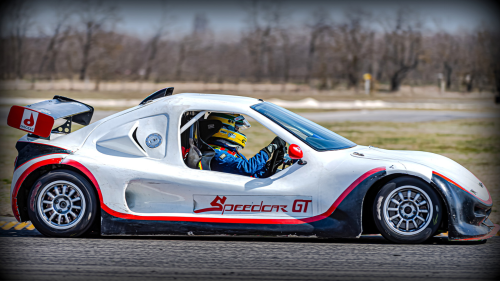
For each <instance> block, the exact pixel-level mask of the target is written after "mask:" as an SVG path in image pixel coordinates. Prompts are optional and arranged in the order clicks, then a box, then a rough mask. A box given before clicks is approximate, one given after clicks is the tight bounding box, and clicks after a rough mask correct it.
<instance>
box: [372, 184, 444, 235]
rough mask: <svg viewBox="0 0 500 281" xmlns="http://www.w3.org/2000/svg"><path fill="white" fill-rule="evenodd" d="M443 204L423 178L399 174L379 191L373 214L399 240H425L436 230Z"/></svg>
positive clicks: (382, 230) (382, 228)
mask: <svg viewBox="0 0 500 281" xmlns="http://www.w3.org/2000/svg"><path fill="white" fill-rule="evenodd" d="M442 212H443V207H442V203H441V199H440V198H439V196H438V194H436V192H435V191H434V189H433V188H432V187H431V186H429V185H428V184H427V183H425V182H423V181H422V180H420V179H416V178H412V177H399V178H395V179H393V180H391V181H389V182H388V183H387V184H386V185H384V186H383V187H382V189H381V190H380V191H379V192H378V194H377V196H376V198H375V202H374V204H373V216H374V220H375V224H376V225H377V228H378V230H379V231H380V233H381V234H382V235H383V236H384V237H385V238H386V239H388V240H390V241H392V242H396V243H422V242H424V241H426V240H427V239H429V238H430V237H432V236H434V235H435V233H436V232H437V229H438V227H439V225H440V224H441V219H442V217H443V215H442Z"/></svg>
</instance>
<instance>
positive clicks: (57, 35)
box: [38, 6, 72, 79]
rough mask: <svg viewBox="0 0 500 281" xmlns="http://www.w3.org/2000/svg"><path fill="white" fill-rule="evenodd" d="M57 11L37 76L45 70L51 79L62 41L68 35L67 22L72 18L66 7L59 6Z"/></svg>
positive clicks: (54, 71) (68, 27)
mask: <svg viewBox="0 0 500 281" xmlns="http://www.w3.org/2000/svg"><path fill="white" fill-rule="evenodd" d="M59 7H60V8H59V10H58V11H57V13H56V20H55V22H54V24H53V25H52V26H51V27H50V29H51V31H50V33H51V34H50V35H49V42H48V44H47V48H46V49H45V51H44V52H43V55H42V60H41V62H40V66H39V67H38V76H40V75H41V74H42V73H43V71H44V70H45V68H47V72H48V74H49V75H50V78H51V79H52V78H53V76H54V75H55V73H56V61H57V57H58V54H59V52H60V50H61V47H62V45H63V43H64V41H65V40H66V39H67V38H68V35H69V33H70V30H71V28H70V26H69V25H68V20H69V19H70V17H71V16H72V11H70V10H69V9H67V7H68V6H59Z"/></svg>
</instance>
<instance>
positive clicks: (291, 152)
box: [288, 144, 304, 160]
mask: <svg viewBox="0 0 500 281" xmlns="http://www.w3.org/2000/svg"><path fill="white" fill-rule="evenodd" d="M288 156H290V158H292V159H293V160H296V159H300V158H302V157H304V153H303V152H302V149H301V148H300V146H298V145H296V144H291V145H290V146H289V147H288Z"/></svg>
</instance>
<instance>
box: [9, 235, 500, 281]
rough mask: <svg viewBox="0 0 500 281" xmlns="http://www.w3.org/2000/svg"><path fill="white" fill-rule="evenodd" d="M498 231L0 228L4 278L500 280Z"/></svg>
mask: <svg viewBox="0 0 500 281" xmlns="http://www.w3.org/2000/svg"><path fill="white" fill-rule="evenodd" d="M498 261H500V237H499V236H496V237H493V238H491V239H489V240H488V241H487V243H463V242H461V243H458V242H449V241H447V239H446V238H438V237H435V238H433V239H432V241H431V242H429V243H427V244H420V245H396V244H391V243H388V242H387V241H386V240H385V239H384V238H382V237H362V238H360V239H337V240H320V239H315V238H248V237H221V236H219V237H198V236H190V237H168V236H167V237H165V236H163V237H157V236H155V237H120V236H118V237H100V238H46V237H43V236H41V235H40V234H39V233H38V232H37V231H36V230H35V231H25V230H23V231H11V232H9V231H2V232H0V266H1V275H0V280H106V281H111V280H160V279H161V280H424V279H425V280H454V281H459V280H467V281H470V280H499V278H500V275H499V270H500V268H499V263H498Z"/></svg>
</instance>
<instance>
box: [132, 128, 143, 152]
mask: <svg viewBox="0 0 500 281" xmlns="http://www.w3.org/2000/svg"><path fill="white" fill-rule="evenodd" d="M137 129H139V127H137V128H135V130H134V132H133V133H132V138H133V139H134V141H135V142H136V143H137V145H138V146H139V147H140V148H141V149H142V150H143V151H144V152H146V150H144V147H142V145H141V144H140V143H139V141H138V140H137Z"/></svg>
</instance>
